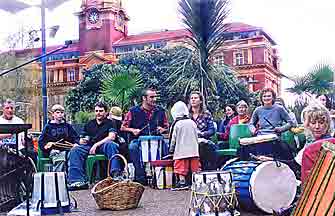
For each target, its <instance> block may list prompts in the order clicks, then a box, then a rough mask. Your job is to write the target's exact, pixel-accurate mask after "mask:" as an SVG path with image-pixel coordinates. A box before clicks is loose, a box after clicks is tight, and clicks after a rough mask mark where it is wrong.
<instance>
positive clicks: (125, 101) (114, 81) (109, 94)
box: [101, 70, 143, 109]
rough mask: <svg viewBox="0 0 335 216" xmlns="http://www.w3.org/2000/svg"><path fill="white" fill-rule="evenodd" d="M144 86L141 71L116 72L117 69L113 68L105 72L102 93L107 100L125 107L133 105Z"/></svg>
mask: <svg viewBox="0 0 335 216" xmlns="http://www.w3.org/2000/svg"><path fill="white" fill-rule="evenodd" d="M142 88H143V80H142V77H141V74H140V73H139V71H137V70H130V71H128V72H125V71H123V72H116V70H111V71H109V72H108V73H105V74H104V81H103V82H102V87H101V93H102V95H103V97H104V99H105V100H106V101H107V102H109V103H111V104H114V105H118V106H120V107H121V108H122V109H123V108H125V107H128V106H130V105H131V103H132V101H133V99H134V97H136V96H137V93H138V91H139V90H141V89H142Z"/></svg>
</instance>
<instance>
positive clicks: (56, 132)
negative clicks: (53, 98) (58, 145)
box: [38, 104, 79, 172]
mask: <svg viewBox="0 0 335 216" xmlns="http://www.w3.org/2000/svg"><path fill="white" fill-rule="evenodd" d="M51 112H52V120H50V121H49V122H48V123H47V124H46V125H45V127H44V129H43V131H42V134H41V136H40V138H39V140H38V145H39V148H40V149H41V150H42V152H43V155H44V156H45V157H50V159H51V161H52V164H53V171H54V172H62V171H65V170H64V169H65V166H64V165H65V161H66V160H65V156H66V152H65V151H59V150H56V149H53V146H52V145H51V143H52V142H59V141H60V142H62V143H63V142H64V141H67V142H70V143H72V144H76V143H79V136H78V134H77V132H76V131H75V130H74V129H73V127H72V126H71V125H70V124H68V123H66V121H65V119H64V107H63V106H61V105H59V104H56V105H53V106H52V108H51Z"/></svg>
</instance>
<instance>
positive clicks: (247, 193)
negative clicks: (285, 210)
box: [223, 161, 297, 213]
mask: <svg viewBox="0 0 335 216" xmlns="http://www.w3.org/2000/svg"><path fill="white" fill-rule="evenodd" d="M223 170H225V171H230V172H232V180H233V185H234V186H235V188H236V193H237V198H238V200H239V203H240V204H241V207H243V208H245V209H248V210H256V209H260V210H262V211H264V212H266V213H272V210H279V209H280V208H282V207H287V206H289V205H290V204H291V203H292V202H293V200H294V197H295V194H296V190H297V184H296V178H295V175H294V173H293V171H292V170H291V169H290V168H289V167H288V166H287V165H286V164H283V163H280V162H274V161H267V162H258V161H238V162H233V163H231V164H229V165H227V166H226V167H224V168H223Z"/></svg>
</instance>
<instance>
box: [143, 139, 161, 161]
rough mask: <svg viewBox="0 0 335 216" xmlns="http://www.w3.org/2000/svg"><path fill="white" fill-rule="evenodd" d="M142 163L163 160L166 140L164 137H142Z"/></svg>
mask: <svg viewBox="0 0 335 216" xmlns="http://www.w3.org/2000/svg"><path fill="white" fill-rule="evenodd" d="M138 141H139V142H140V146H141V152H142V154H141V161H142V162H144V163H146V162H150V161H155V160H161V159H162V157H163V153H164V152H163V149H164V138H163V137H162V136H140V137H139V138H138Z"/></svg>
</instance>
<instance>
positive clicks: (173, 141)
mask: <svg viewBox="0 0 335 216" xmlns="http://www.w3.org/2000/svg"><path fill="white" fill-rule="evenodd" d="M171 115H172V117H173V119H174V122H173V124H172V127H171V130H170V134H171V137H170V149H169V154H170V155H173V160H174V173H175V174H176V175H177V179H178V182H177V184H176V186H175V189H176V190H182V189H187V188H188V184H187V182H186V176H187V175H188V174H189V172H197V171H199V170H200V160H199V146H198V134H197V125H196V124H195V122H194V121H192V120H191V119H190V118H189V111H188V109H187V106H186V104H185V103H184V102H182V101H178V102H177V103H175V104H174V105H173V107H172V109H171Z"/></svg>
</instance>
